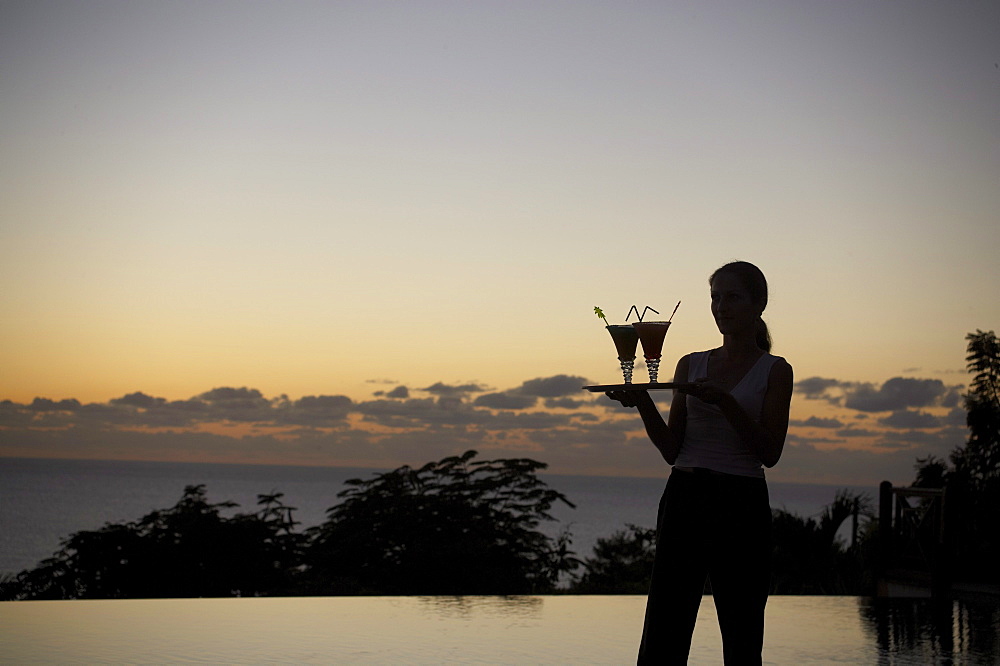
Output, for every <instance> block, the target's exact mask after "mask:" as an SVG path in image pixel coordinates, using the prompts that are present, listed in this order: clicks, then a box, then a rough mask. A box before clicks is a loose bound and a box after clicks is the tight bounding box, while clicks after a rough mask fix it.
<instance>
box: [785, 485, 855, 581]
mask: <svg viewBox="0 0 1000 666" xmlns="http://www.w3.org/2000/svg"><path fill="white" fill-rule="evenodd" d="M772 514H773V523H772V526H773V535H774V556H773V558H772V575H771V591H772V592H773V593H775V594H861V593H863V592H864V591H865V589H866V587H868V586H869V584H870V581H869V580H868V579H867V577H866V575H865V573H864V569H865V567H864V561H865V559H866V557H867V556H868V550H869V548H868V547H867V544H868V542H869V540H867V539H861V540H860V542H859V543H853V539H852V543H851V544H844V543H842V542H841V540H840V539H839V538H837V532H838V531H839V530H840V527H841V525H843V524H844V521H845V520H847V519H848V518H852V519H853V517H854V516H855V515H863V516H866V517H868V518H869V519H870V518H871V517H872V516H871V514H872V508H871V498H870V497H868V496H867V495H864V494H855V493H851V492H849V491H847V490H839V491H837V494H836V496H835V497H834V500H833V502H832V503H830V504H828V505H827V506H826V507H825V508H824V509H823V513H822V514H821V515H820V517H819V520H818V521H817V520H815V519H813V518H802V517H800V516H797V515H794V514H791V513H788V512H787V511H782V510H780V509H776V510H773V511H772ZM867 522H868V523H869V525H870V523H871V521H870V520H869V521H867ZM864 529H866V531H867V532H870V530H869V529H867V527H865V528H864Z"/></svg>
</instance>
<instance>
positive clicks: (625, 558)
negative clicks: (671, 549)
mask: <svg viewBox="0 0 1000 666" xmlns="http://www.w3.org/2000/svg"><path fill="white" fill-rule="evenodd" d="M655 552H656V530H654V529H647V528H644V527H637V526H636V525H631V524H629V525H627V526H626V529H625V530H620V531H618V532H615V533H614V534H612V535H611V536H610V537H607V538H601V539H598V540H597V544H596V545H595V546H594V555H593V557H588V558H586V559H584V561H583V568H584V573H583V575H582V576H580V577H579V579H578V580H576V581H575V582H574V583H573V585H572V586H571V587H570V591H571V592H573V593H575V594H645V593H646V591H647V590H648V589H649V575H650V572H651V571H652V570H653V555H654V553H655Z"/></svg>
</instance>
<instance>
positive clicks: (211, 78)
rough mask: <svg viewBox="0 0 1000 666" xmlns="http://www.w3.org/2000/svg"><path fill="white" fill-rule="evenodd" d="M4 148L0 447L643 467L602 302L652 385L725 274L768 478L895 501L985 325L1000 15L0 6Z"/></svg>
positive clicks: (999, 213) (17, 452)
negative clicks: (767, 354)
mask: <svg viewBox="0 0 1000 666" xmlns="http://www.w3.org/2000/svg"><path fill="white" fill-rule="evenodd" d="M0 168H2V173H3V177H2V178H0V281H2V282H0V284H2V285H3V289H2V292H0V314H2V318H3V319H2V320H3V324H2V325H0V459H2V457H52V458H102V459H144V460H194V461H217V462H218V461H221V462H247V463H261V464H265V463H266V464H273V463H284V464H295V465H349V466H357V465H364V466H373V467H382V468H385V467H395V466H398V465H402V464H412V465H419V464H422V463H424V462H427V461H430V460H437V459H440V458H442V457H444V456H446V455H451V454H453V453H457V452H461V451H464V450H466V449H470V448H471V449H475V450H477V451H479V452H480V454H481V455H482V456H483V457H489V458H499V457H531V458H535V459H537V460H540V461H543V462H545V463H548V464H549V471H551V472H555V473H565V474H613V475H642V476H653V475H665V474H666V465H665V464H664V463H663V462H662V460H660V458H659V457H658V454H657V453H656V452H655V450H654V449H653V448H652V446H651V445H650V444H649V442H648V440H646V439H645V437H644V435H643V433H642V428H641V424H640V422H639V421H638V419H637V417H636V416H635V414H634V412H629V411H627V410H625V409H623V408H620V407H617V406H616V405H615V404H612V403H610V402H609V401H607V399H606V398H604V397H603V396H601V395H600V394H591V393H588V392H586V391H583V390H581V387H582V386H583V385H585V384H593V383H611V382H614V381H618V378H620V372H619V370H618V364H617V361H616V359H615V354H614V348H613V345H612V344H611V340H610V338H609V337H608V335H607V333H606V331H604V330H603V325H602V323H601V322H600V321H599V320H598V319H597V318H596V317H595V316H594V312H593V308H594V306H600V307H601V308H602V309H603V310H604V312H606V313H607V315H608V318H609V321H611V322H612V323H619V322H622V321H624V319H625V317H626V315H627V313H628V311H629V309H630V307H631V306H632V305H636V306H637V307H638V309H639V310H643V309H644V308H645V307H647V306H649V307H651V308H653V309H655V310H658V311H660V312H661V313H666V312H669V311H670V310H672V309H673V307H674V305H675V304H676V303H677V302H678V301H680V302H681V306H680V308H679V309H678V311H677V313H676V315H675V316H674V319H673V326H672V327H671V329H670V333H669V335H668V337H667V342H666V345H665V347H664V367H665V368H671V367H672V366H673V364H674V362H675V361H676V359H677V358H679V357H680V356H681V355H683V354H685V353H687V352H690V351H695V350H701V349H709V348H712V347H714V346H717V345H718V344H719V343H720V336H719V334H718V331H717V330H716V329H715V327H714V323H713V321H712V318H711V314H710V311H709V299H708V284H707V280H708V276H709V275H710V274H711V273H712V271H713V270H714V269H715V268H717V267H718V266H720V265H722V264H724V263H726V262H728V261H731V260H734V259H743V260H748V261H752V262H754V263H755V264H757V265H758V266H760V267H761V269H762V270H763V271H764V272H765V274H766V275H767V277H768V280H769V283H770V290H771V295H770V301H769V305H768V308H767V311H766V312H765V320H766V321H767V322H768V324H769V326H770V327H771V331H772V335H773V337H774V341H775V347H774V353H776V354H779V355H781V356H784V357H785V358H786V359H787V360H788V361H789V362H790V363H791V364H792V366H793V367H794V369H795V377H796V382H797V383H796V391H795V394H794V396H793V402H792V424H791V428H790V431H789V437H788V440H787V444H786V448H785V453H784V456H783V458H782V460H781V462H779V464H778V465H777V466H776V467H775V468H774V469H772V470H769V472H768V474H769V478H772V479H775V480H780V481H794V482H803V483H843V484H851V485H857V484H864V483H878V481H880V480H882V479H889V480H892V481H893V482H895V483H898V484H903V483H908V482H909V481H911V480H912V478H913V465H914V463H915V460H916V458H917V457H923V456H926V455H937V456H946V455H947V454H948V452H950V451H951V450H952V449H953V448H954V447H955V446H958V445H961V444H962V443H963V442H964V440H965V437H966V434H967V430H966V428H965V423H964V412H963V410H962V398H961V395H962V393H963V392H964V391H966V390H967V387H968V383H969V379H970V377H969V375H968V374H967V373H966V371H965V345H966V341H965V335H966V334H967V333H970V332H973V331H976V330H978V329H982V330H995V329H996V328H997V327H998V325H1000V304H998V299H997V297H996V294H997V293H1000V274H998V271H997V269H996V255H997V250H998V249H1000V224H998V222H1000V219H998V218H1000V3H996V2H993V1H991V0H980V1H968V2H965V1H959V2H951V3H942V2H939V1H924V0H908V1H907V2H899V3H886V2H873V1H870V0H864V1H860V0H845V1H840V2H836V3H834V2H820V1H803V0H797V1H791V0H763V1H761V2H753V3H746V2H741V1H737V0H718V1H713V0H709V1H706V2H698V3H690V2H673V1H663V2H627V3H622V2H595V1H591V0H575V1H573V2H548V1H545V0H543V1H540V2H538V1H532V2H519V1H516V0H515V1H507V2H471V3H470V2H464V1H463V2H458V1H456V2H430V1H420V0H416V1H414V2H407V3H396V2H380V1H377V0H367V1H364V2H354V1H350V0H346V1H342V2H305V1H293V2H287V3H274V2H254V1H245V0H239V1H235V0H232V1H230V0H217V1H215V2H210V3H206V2H190V1H184V0H181V1H177V2H169V3H164V2H141V1H134V0H129V1H127V2H124V1H123V2H119V1H107V0H88V1H86V2H77V1H69V0H66V1H61V2H56V1H50V0H31V1H21V0H4V1H3V2H0ZM637 366H638V367H637V375H638V376H639V377H640V378H641V377H642V376H643V373H644V372H645V370H644V368H643V366H642V363H641V362H638V363H637ZM657 400H658V402H659V403H660V404H662V405H663V406H664V407H666V405H667V403H668V400H669V398H668V397H667V392H660V393H657Z"/></svg>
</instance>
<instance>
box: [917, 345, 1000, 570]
mask: <svg viewBox="0 0 1000 666" xmlns="http://www.w3.org/2000/svg"><path fill="white" fill-rule="evenodd" d="M965 339H966V340H968V346H967V347H966V352H967V356H966V362H967V365H966V368H967V369H968V371H969V372H970V373H972V374H973V377H972V381H971V383H970V386H969V392H968V393H966V394H965V396H964V397H965V409H966V424H967V425H968V427H969V437H968V440H967V441H966V443H965V444H964V445H960V446H957V447H956V448H955V449H954V450H953V451H952V453H951V455H950V456H949V459H950V461H951V466H949V465H948V463H946V462H945V461H944V460H942V459H941V458H938V457H936V456H927V457H926V458H918V459H917V465H916V467H917V478H916V480H915V481H914V484H913V485H914V486H918V487H932V488H933V487H937V488H945V489H946V516H945V521H946V528H947V530H948V534H949V542H950V545H951V549H952V553H951V555H952V557H953V558H954V559H953V569H954V570H955V571H961V572H962V576H963V577H969V578H973V579H981V580H992V581H997V580H1000V574H998V572H997V568H996V566H995V562H996V561H997V559H998V558H1000V535H998V533H997V529H996V528H997V525H1000V340H998V339H997V336H996V334H995V333H994V332H993V331H987V332H984V331H981V330H978V329H977V330H976V332H975V333H969V334H968V335H966V336H965Z"/></svg>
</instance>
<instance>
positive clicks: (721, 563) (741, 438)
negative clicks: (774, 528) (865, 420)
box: [608, 261, 792, 664]
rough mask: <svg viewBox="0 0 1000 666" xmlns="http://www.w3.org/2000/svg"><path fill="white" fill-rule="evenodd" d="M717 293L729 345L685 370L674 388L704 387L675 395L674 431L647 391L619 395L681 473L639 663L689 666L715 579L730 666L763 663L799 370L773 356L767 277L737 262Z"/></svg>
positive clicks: (683, 364)
mask: <svg viewBox="0 0 1000 666" xmlns="http://www.w3.org/2000/svg"><path fill="white" fill-rule="evenodd" d="M709 285H710V286H711V294H712V315H713V316H714V317H715V323H716V325H717V326H718V328H719V332H720V333H722V346H721V347H718V348H716V349H711V350H709V351H703V352H694V353H691V354H688V355H687V356H684V357H683V358H681V359H680V361H678V363H677V370H676V372H675V373H674V381H675V382H678V383H691V384H693V386H691V387H690V388H687V389H685V390H684V391H676V392H675V393H674V397H673V401H672V402H671V405H670V413H669V416H668V421H667V422H666V423H664V421H663V417H662V416H660V413H659V411H658V410H657V408H656V405H655V404H654V403H653V401H652V399H651V398H650V397H649V394H648V393H647V392H646V391H632V392H628V391H615V392H609V393H608V397H610V398H612V399H614V400H617V401H619V402H621V403H622V404H623V405H625V406H626V407H638V409H639V415H640V416H641V417H642V421H643V424H644V425H645V426H646V432H647V433H648V434H649V438H650V440H652V442H653V444H654V445H655V446H656V448H657V449H659V451H660V453H661V454H662V455H663V458H664V459H665V460H666V461H667V463H669V464H670V465H672V466H673V468H672V469H671V472H670V477H669V479H668V480H667V485H666V489H665V490H664V491H663V497H662V499H661V500H660V506H659V513H658V517H657V536H656V557H655V561H654V564H653V576H652V582H651V584H650V589H649V597H648V599H647V602H646V618H645V624H644V626H643V631H642V643H641V645H640V648H639V660H638V663H640V664H684V663H686V662H687V656H688V652H689V650H690V647H691V635H692V632H693V631H694V625H695V618H696V617H697V614H698V606H699V604H700V602H701V596H702V592H703V589H704V585H705V580H706V578H707V579H708V580H709V581H710V582H711V587H712V594H713V596H714V599H715V605H716V609H717V612H718V616H719V626H720V628H721V630H722V642H723V653H724V657H725V662H726V664H759V663H761V650H762V648H763V642H764V606H765V604H766V603H767V592H768V586H769V583H770V558H771V508H770V505H769V504H768V496H767V484H766V482H765V480H764V470H763V468H764V467H772V466H774V464H775V463H777V462H778V459H779V458H780V457H781V451H782V448H783V446H784V443H785V434H786V432H787V430H788V410H789V405H790V402H791V396H792V367H791V366H790V365H789V364H788V363H787V362H786V361H785V360H784V359H783V358H781V357H779V356H773V355H771V354H770V350H771V337H770V334H769V333H768V330H767V325H766V324H764V321H763V320H762V319H761V313H763V311H764V308H765V306H766V305H767V280H766V279H765V278H764V275H763V273H761V271H760V269H758V268H757V267H756V266H754V265H753V264H750V263H747V262H742V261H739V262H733V263H730V264H726V265H725V266H723V267H722V268H720V269H718V270H717V271H716V272H715V273H713V274H712V277H711V278H710V280H709Z"/></svg>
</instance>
